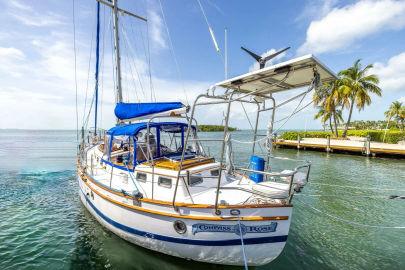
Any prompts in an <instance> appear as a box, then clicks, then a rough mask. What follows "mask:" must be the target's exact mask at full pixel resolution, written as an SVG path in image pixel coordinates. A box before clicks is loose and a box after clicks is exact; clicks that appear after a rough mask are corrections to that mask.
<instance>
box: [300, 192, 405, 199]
mask: <svg viewBox="0 0 405 270" xmlns="http://www.w3.org/2000/svg"><path fill="white" fill-rule="evenodd" d="M294 196H300V197H328V198H353V197H356V198H370V199H372V198H385V199H390V198H389V197H387V195H353V194H351V195H346V194H343V195H323V194H301V193H296V194H294ZM398 197H402V196H398ZM404 198H405V197H404ZM393 199H396V198H393Z"/></svg>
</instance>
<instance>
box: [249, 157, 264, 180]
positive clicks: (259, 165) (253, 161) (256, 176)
mask: <svg viewBox="0 0 405 270" xmlns="http://www.w3.org/2000/svg"><path fill="white" fill-rule="evenodd" d="M250 168H251V169H252V170H255V171H264V158H261V157H258V156H251V157H250ZM249 178H250V179H252V180H253V181H255V182H256V183H259V182H263V174H260V173H251V174H250V176H249Z"/></svg>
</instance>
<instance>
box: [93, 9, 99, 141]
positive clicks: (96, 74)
mask: <svg viewBox="0 0 405 270" xmlns="http://www.w3.org/2000/svg"><path fill="white" fill-rule="evenodd" d="M99 59H100V2H97V37H96V72H95V79H96V83H95V89H94V90H95V102H94V103H95V106H94V136H97V112H98V70H99V66H100V60H99Z"/></svg>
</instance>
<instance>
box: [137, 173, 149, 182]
mask: <svg viewBox="0 0 405 270" xmlns="http://www.w3.org/2000/svg"><path fill="white" fill-rule="evenodd" d="M146 178H147V177H146V173H137V174H136V180H138V181H139V182H146Z"/></svg>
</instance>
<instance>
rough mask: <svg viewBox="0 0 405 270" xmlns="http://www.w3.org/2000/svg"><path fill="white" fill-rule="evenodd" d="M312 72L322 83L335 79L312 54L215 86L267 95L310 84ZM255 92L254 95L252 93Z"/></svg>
mask: <svg viewBox="0 0 405 270" xmlns="http://www.w3.org/2000/svg"><path fill="white" fill-rule="evenodd" d="M314 70H316V72H318V74H319V75H320V80H321V82H322V83H324V82H328V81H332V80H334V79H336V78H337V76H336V74H335V73H334V72H333V71H331V70H330V69H329V68H328V67H327V66H326V65H324V64H323V63H321V62H320V61H319V60H318V59H317V58H316V57H315V56H313V55H312V54H309V55H305V56H301V57H298V58H294V59H291V60H288V61H285V62H282V63H278V64H275V65H272V66H269V67H265V68H263V69H259V70H255V71H253V72H249V73H246V74H243V75H240V76H237V77H234V78H231V79H228V80H225V81H222V82H219V83H217V84H215V86H220V87H223V88H227V89H233V90H235V91H237V92H241V93H252V94H258V91H260V92H259V93H260V94H269V93H275V92H281V91H286V90H291V89H296V88H299V87H304V86H307V85H309V84H311V82H312V79H313V78H314ZM253 92H255V93H253Z"/></svg>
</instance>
